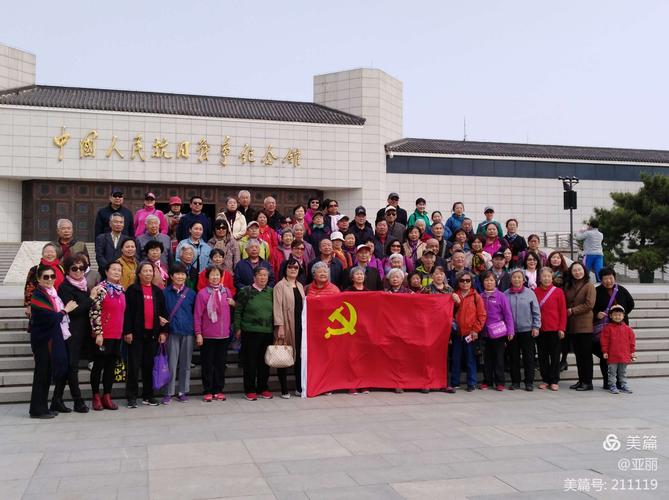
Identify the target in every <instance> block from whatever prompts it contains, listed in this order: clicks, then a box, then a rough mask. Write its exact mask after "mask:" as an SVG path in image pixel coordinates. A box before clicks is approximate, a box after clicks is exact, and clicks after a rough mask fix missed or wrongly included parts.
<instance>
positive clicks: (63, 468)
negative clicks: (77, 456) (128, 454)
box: [35, 460, 121, 477]
mask: <svg viewBox="0 0 669 500" xmlns="http://www.w3.org/2000/svg"><path fill="white" fill-rule="evenodd" d="M120 470H121V461H120V460H95V461H89V462H67V463H56V464H40V465H39V467H37V470H36V471H35V476H36V477H44V476H48V477H53V476H57V477H64V476H68V477H69V476H75V477H76V476H87V475H88V476H90V475H96V474H98V473H99V472H100V471H104V472H105V473H107V474H113V473H115V472H120Z"/></svg>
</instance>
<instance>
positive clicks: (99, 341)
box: [95, 335, 105, 347]
mask: <svg viewBox="0 0 669 500" xmlns="http://www.w3.org/2000/svg"><path fill="white" fill-rule="evenodd" d="M104 341H105V339H104V337H103V336H102V335H96V336H95V345H96V346H98V347H102V343H103V342H104Z"/></svg>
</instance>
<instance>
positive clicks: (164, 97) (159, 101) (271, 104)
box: [0, 85, 365, 125]
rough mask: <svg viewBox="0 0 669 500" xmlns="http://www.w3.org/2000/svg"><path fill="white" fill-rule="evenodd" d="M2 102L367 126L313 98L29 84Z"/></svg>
mask: <svg viewBox="0 0 669 500" xmlns="http://www.w3.org/2000/svg"><path fill="white" fill-rule="evenodd" d="M0 104H8V105H15V106H39V107H49V108H71V109H90V110H99V111H118V112H126V113H157V114H164V115H185V116H203V117H214V118H238V119H247V120H275V121H282V122H303V123H325V124H331V125H363V124H364V123H365V119H364V118H362V117H360V116H355V115H352V114H349V113H344V112H343V111H338V110H336V109H332V108H328V107H327V106H321V105H320V104H314V103H312V102H295V101H270V100H264V99H242V98H234V97H217V96H202V95H185V94H163V93H158V92H137V91H128V90H106V89H86V88H77V87H54V86H49V85H31V86H29V87H21V88H18V89H10V90H6V91H0Z"/></svg>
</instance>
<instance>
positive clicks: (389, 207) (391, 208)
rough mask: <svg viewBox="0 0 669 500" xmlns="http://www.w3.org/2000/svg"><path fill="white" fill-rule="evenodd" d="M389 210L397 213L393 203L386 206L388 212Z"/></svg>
mask: <svg viewBox="0 0 669 500" xmlns="http://www.w3.org/2000/svg"><path fill="white" fill-rule="evenodd" d="M388 212H395V213H397V209H396V208H395V207H393V206H392V205H388V206H387V207H386V213H388Z"/></svg>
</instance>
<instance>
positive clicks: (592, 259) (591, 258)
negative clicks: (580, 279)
mask: <svg viewBox="0 0 669 500" xmlns="http://www.w3.org/2000/svg"><path fill="white" fill-rule="evenodd" d="M574 238H576V239H577V240H578V241H582V242H583V255H585V270H586V271H587V272H591V271H592V272H593V273H595V279H596V280H597V282H599V281H600V279H599V271H601V270H602V268H603V267H604V249H603V248H602V241H603V240H604V235H603V234H602V233H601V231H600V230H599V224H598V223H597V221H590V223H589V224H588V226H587V227H586V228H584V229H582V230H580V231H579V232H578V233H576V234H575V235H574Z"/></svg>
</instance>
